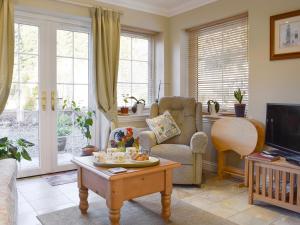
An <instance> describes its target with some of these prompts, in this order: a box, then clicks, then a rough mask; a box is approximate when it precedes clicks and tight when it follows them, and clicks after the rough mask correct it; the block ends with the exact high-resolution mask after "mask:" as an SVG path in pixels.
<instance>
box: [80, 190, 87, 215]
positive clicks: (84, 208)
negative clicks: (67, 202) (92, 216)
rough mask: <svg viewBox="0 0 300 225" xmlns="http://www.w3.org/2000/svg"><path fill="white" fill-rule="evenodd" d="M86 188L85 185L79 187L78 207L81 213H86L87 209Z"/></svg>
mask: <svg viewBox="0 0 300 225" xmlns="http://www.w3.org/2000/svg"><path fill="white" fill-rule="evenodd" d="M88 195H89V193H88V189H87V188H86V187H80V188H79V198H80V203H79V209H80V211H81V213H82V214H86V213H87V210H88V208H89V203H88V200H87V199H88Z"/></svg>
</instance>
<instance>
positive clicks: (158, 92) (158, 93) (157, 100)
mask: <svg viewBox="0 0 300 225" xmlns="http://www.w3.org/2000/svg"><path fill="white" fill-rule="evenodd" d="M160 88H161V80H160V81H159V85H158V91H157V99H156V100H155V102H156V103H158V102H159V95H160Z"/></svg>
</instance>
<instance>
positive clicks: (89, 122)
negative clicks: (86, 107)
mask: <svg viewBox="0 0 300 225" xmlns="http://www.w3.org/2000/svg"><path fill="white" fill-rule="evenodd" d="M66 108H70V109H71V110H72V111H73V113H74V115H75V126H76V127H78V128H79V129H80V131H81V133H82V134H83V135H84V137H85V138H86V140H87V145H90V142H91V139H92V134H91V127H92V126H93V123H94V120H93V118H94V117H95V116H96V112H95V111H87V112H83V111H81V109H80V107H79V106H78V105H77V104H76V102H75V101H72V102H71V103H70V104H69V103H68V100H64V103H63V109H66Z"/></svg>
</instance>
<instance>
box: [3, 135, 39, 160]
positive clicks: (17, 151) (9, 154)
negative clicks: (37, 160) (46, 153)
mask: <svg viewBox="0 0 300 225" xmlns="http://www.w3.org/2000/svg"><path fill="white" fill-rule="evenodd" d="M33 146H34V144H33V143H31V142H29V141H27V140H25V139H22V138H20V139H18V140H17V141H12V140H9V139H8V138H7V137H4V138H1V139H0V160H1V159H8V158H12V159H16V160H17V161H18V162H20V161H21V159H22V158H23V159H25V160H28V161H31V157H30V155H29V153H28V151H27V149H28V148H30V147H33Z"/></svg>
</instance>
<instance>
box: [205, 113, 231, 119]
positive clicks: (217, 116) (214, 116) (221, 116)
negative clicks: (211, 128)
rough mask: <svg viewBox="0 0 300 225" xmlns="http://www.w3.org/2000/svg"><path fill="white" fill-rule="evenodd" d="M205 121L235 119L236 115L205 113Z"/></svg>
mask: <svg viewBox="0 0 300 225" xmlns="http://www.w3.org/2000/svg"><path fill="white" fill-rule="evenodd" d="M202 117H203V118H204V119H209V120H217V119H222V118H226V117H235V114H234V113H228V112H226V113H218V114H216V115H210V114H208V113H207V112H205V113H203V116H202Z"/></svg>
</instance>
